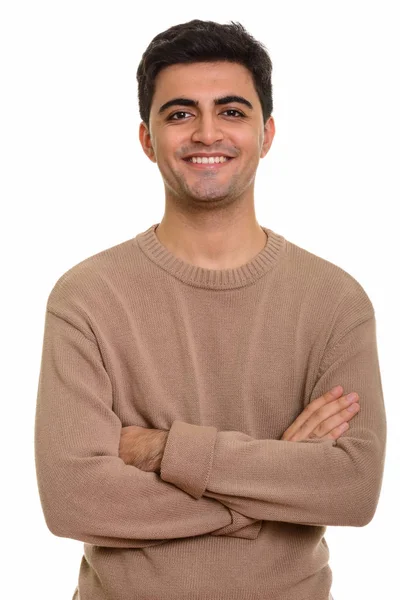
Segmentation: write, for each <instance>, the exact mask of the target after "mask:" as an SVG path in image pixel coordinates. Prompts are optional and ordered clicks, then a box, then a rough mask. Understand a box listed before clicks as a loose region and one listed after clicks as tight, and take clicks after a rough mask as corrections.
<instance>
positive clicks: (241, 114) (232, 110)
mask: <svg viewBox="0 0 400 600" xmlns="http://www.w3.org/2000/svg"><path fill="white" fill-rule="evenodd" d="M224 112H226V113H227V112H230V113H232V112H234V113H237V114H238V115H239V117H244V114H243V113H242V112H240V110H236V108H228V109H227V110H224Z"/></svg>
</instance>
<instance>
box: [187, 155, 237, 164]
mask: <svg viewBox="0 0 400 600" xmlns="http://www.w3.org/2000/svg"><path fill="white" fill-rule="evenodd" d="M227 160H228V158H226V156H210V157H209V158H207V157H206V156H192V157H191V158H189V162H193V163H202V164H211V165H212V164H214V163H222V162H226V161H227Z"/></svg>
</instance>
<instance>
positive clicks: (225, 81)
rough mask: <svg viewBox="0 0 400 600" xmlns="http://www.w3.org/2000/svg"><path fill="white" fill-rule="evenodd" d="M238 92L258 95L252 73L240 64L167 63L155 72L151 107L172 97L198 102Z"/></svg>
mask: <svg viewBox="0 0 400 600" xmlns="http://www.w3.org/2000/svg"><path fill="white" fill-rule="evenodd" d="M239 91H240V92H241V95H243V94H244V93H246V94H247V96H250V95H251V96H252V98H253V99H255V98H256V97H257V92H256V90H255V88H254V84H253V79H252V75H251V73H250V71H249V70H248V69H247V68H246V67H244V66H243V65H241V64H238V63H230V62H227V61H219V62H200V63H189V64H176V65H170V66H169V67H166V68H164V69H162V70H161V71H160V72H159V73H158V74H157V77H156V79H155V90H154V96H153V102H152V108H153V107H154V108H155V109H157V108H159V106H161V104H162V103H163V102H165V101H166V100H168V99H169V98H172V97H174V96H176V97H182V96H184V97H189V98H192V99H193V100H200V101H201V100H202V99H204V100H207V99H209V98H211V97H212V98H214V97H215V96H216V95H224V93H225V92H226V95H228V94H233V93H238V92H239Z"/></svg>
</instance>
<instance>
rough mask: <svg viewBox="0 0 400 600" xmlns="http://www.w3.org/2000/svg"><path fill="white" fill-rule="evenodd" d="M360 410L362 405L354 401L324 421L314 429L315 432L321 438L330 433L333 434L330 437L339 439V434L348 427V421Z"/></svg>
mask: <svg viewBox="0 0 400 600" xmlns="http://www.w3.org/2000/svg"><path fill="white" fill-rule="evenodd" d="M359 410H360V405H359V404H358V402H354V401H353V402H352V403H351V404H350V405H349V406H348V407H347V408H345V409H344V410H341V411H340V412H338V413H336V414H335V415H333V416H331V417H329V418H328V419H326V420H325V421H323V422H322V423H321V424H320V425H318V426H317V427H316V428H315V429H314V431H313V433H314V434H315V436H316V437H319V438H322V437H326V436H327V435H328V434H333V435H329V436H328V438H332V437H333V438H334V439H337V437H338V435H341V434H342V433H343V432H344V431H346V429H348V421H350V419H352V418H353V417H355V415H356V414H357V413H358V412H359ZM337 434H338V435H337Z"/></svg>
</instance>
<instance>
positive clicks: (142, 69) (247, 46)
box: [136, 19, 273, 127]
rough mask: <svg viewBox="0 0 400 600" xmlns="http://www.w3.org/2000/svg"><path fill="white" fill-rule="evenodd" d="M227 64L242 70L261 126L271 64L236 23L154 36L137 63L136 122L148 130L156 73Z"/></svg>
mask: <svg viewBox="0 0 400 600" xmlns="http://www.w3.org/2000/svg"><path fill="white" fill-rule="evenodd" d="M216 61H227V62H233V63H239V64H241V65H243V66H244V67H246V68H247V69H248V70H249V71H250V73H251V75H252V78H253V83H254V87H255V89H256V91H257V94H258V97H259V99H260V103H261V107H262V113H263V118H264V125H265V123H266V122H267V119H268V118H269V117H270V116H271V113H272V109H273V104H272V83H271V75H272V61H271V58H270V56H269V54H268V52H267V49H266V48H265V46H264V45H263V44H262V43H261V42H259V41H257V40H256V39H255V38H254V37H253V36H252V35H250V34H249V33H248V32H247V31H246V29H245V28H244V27H243V25H241V24H240V23H237V22H236V23H235V22H234V21H231V22H230V24H221V23H216V22H214V21H201V20H199V19H193V20H192V21H188V22H187V23H181V24H179V25H174V26H172V27H170V28H169V29H166V30H165V31H163V32H161V33H159V34H158V35H156V36H155V37H154V38H153V39H152V41H151V42H150V44H149V45H148V47H147V48H146V50H145V52H144V53H143V55H142V58H141V61H140V63H139V66H138V69H137V73H136V79H137V82H138V99H139V113H140V118H141V119H142V121H143V122H144V123H145V124H146V126H147V127H149V119H150V107H151V103H152V100H153V96H154V89H155V79H156V76H157V75H158V73H159V72H160V71H161V70H162V69H164V68H165V67H168V66H170V65H174V64H179V63H195V62H216Z"/></svg>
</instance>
